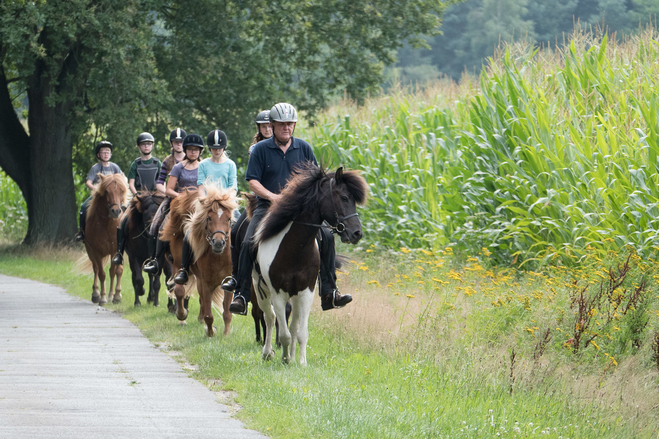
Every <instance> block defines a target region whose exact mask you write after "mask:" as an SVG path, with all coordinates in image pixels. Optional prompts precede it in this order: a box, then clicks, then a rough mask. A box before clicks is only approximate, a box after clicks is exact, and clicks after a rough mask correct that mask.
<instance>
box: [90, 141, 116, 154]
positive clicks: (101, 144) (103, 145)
mask: <svg viewBox="0 0 659 439" xmlns="http://www.w3.org/2000/svg"><path fill="white" fill-rule="evenodd" d="M101 148H110V151H112V144H111V143H110V142H108V141H107V140H102V141H100V142H98V144H97V145H96V147H95V148H94V155H98V153H99V152H101Z"/></svg>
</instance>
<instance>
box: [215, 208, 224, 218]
mask: <svg viewBox="0 0 659 439" xmlns="http://www.w3.org/2000/svg"><path fill="white" fill-rule="evenodd" d="M223 213H224V211H223V210H222V208H221V207H220V208H218V209H217V217H218V218H222V214H223Z"/></svg>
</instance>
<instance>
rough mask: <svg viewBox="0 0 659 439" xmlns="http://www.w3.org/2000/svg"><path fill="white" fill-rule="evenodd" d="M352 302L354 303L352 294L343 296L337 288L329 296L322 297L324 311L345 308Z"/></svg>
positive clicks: (321, 303) (321, 302) (321, 304)
mask: <svg viewBox="0 0 659 439" xmlns="http://www.w3.org/2000/svg"><path fill="white" fill-rule="evenodd" d="M350 302H352V296H351V295H350V294H341V293H340V292H339V290H338V289H337V288H335V289H334V290H332V292H331V293H329V294H324V295H322V296H320V306H321V307H322V308H323V311H327V310H330V309H336V308H343V307H344V306H346V305H347V304H349V303H350Z"/></svg>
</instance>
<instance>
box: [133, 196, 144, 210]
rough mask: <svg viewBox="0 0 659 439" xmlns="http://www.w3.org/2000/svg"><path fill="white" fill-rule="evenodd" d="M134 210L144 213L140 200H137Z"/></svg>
mask: <svg viewBox="0 0 659 439" xmlns="http://www.w3.org/2000/svg"><path fill="white" fill-rule="evenodd" d="M135 209H137V211H138V212H139V213H144V212H142V200H141V199H140V198H137V203H135Z"/></svg>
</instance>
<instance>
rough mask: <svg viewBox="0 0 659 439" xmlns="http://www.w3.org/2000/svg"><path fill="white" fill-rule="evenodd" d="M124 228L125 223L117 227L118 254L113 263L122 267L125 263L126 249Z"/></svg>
mask: <svg viewBox="0 0 659 439" xmlns="http://www.w3.org/2000/svg"><path fill="white" fill-rule="evenodd" d="M122 226H123V222H122V223H121V224H119V227H117V254H116V255H114V257H113V258H112V263H113V264H114V265H121V264H123V263H124V247H125V246H126V240H125V236H124V230H123V227H122Z"/></svg>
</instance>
